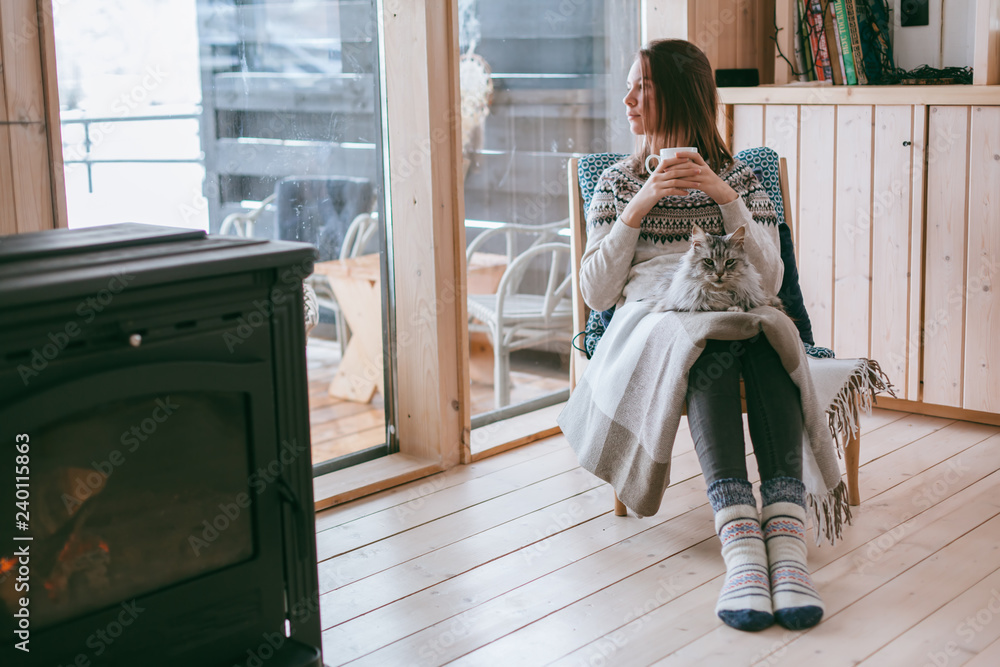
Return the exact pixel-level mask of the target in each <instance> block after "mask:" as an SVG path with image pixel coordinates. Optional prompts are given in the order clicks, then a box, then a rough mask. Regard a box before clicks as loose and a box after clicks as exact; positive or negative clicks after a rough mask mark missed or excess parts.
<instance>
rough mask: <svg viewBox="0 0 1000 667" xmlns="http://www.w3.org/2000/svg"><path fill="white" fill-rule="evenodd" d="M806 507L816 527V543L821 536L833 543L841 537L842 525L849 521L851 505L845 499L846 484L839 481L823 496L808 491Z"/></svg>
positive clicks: (817, 543)
mask: <svg viewBox="0 0 1000 667" xmlns="http://www.w3.org/2000/svg"><path fill="white" fill-rule="evenodd" d="M806 503H807V505H808V509H809V510H812V515H813V526H815V528H816V531H815V532H816V545H817V546H819V544H820V543H821V542H822V538H824V537H825V538H826V539H827V541H828V542H829V543H830V544H831V545H834V544H836V543H837V540H838V539H840V538H841V537H843V533H844V525H845V524H850V523H851V505H850V503H849V502H848V499H847V485H846V484H845V483H844V482H843V481H841V482H840V484H838V485H837V486H836V487H834V488H833V490H831V491H830V492H829V493H827V494H826V495H825V496H822V495H817V494H813V493H809V494H807V495H806Z"/></svg>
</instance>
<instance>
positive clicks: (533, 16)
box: [459, 0, 639, 427]
mask: <svg viewBox="0 0 1000 667" xmlns="http://www.w3.org/2000/svg"><path fill="white" fill-rule="evenodd" d="M459 8H460V34H459V43H460V47H461V50H462V52H463V54H464V55H463V56H462V61H461V64H460V72H461V79H462V81H461V87H462V102H463V104H462V112H463V117H462V130H463V144H464V153H465V170H466V171H465V216H466V236H467V240H468V243H469V247H470V249H471V250H472V251H473V252H472V255H471V256H470V257H469V292H470V297H469V314H470V374H471V378H472V402H473V411H472V412H473V415H474V419H473V426H474V427H475V426H476V425H477V423H483V422H484V420H489V419H491V418H492V417H499V416H509V415H510V413H511V412H516V410H510V409H507V408H509V406H512V405H515V406H516V405H524V406H525V409H534V408H537V407H541V405H544V404H545V403H549V404H551V403H554V402H558V401H559V400H564V399H565V396H566V393H567V391H568V384H569V367H568V359H569V356H568V353H569V350H570V341H571V339H572V337H573V334H574V331H573V325H572V323H571V321H570V318H571V312H572V308H571V293H570V289H569V287H568V283H564V282H563V281H564V279H565V278H566V276H567V271H568V269H569V252H568V249H566V250H559V249H552V250H538V249H535V250H530V248H531V246H532V245H533V244H535V245H538V244H539V243H545V244H551V243H556V244H565V245H566V247H567V248H568V243H569V237H568V224H569V223H568V215H569V203H568V195H567V174H566V162H567V160H568V158H570V157H571V156H573V155H578V154H585V153H598V152H605V151H617V152H628V151H631V149H632V140H631V136H630V135H629V134H628V127H627V125H626V124H625V122H624V120H623V118H622V116H623V113H624V111H623V105H622V101H621V100H622V97H623V96H624V89H625V80H626V78H627V74H628V68H629V66H630V65H631V64H632V58H633V56H634V54H635V51H636V49H637V47H638V41H639V2H638V0H574V1H573V2H566V1H565V0H532V1H528V0H518V1H516V2H489V1H487V0H460V1H459ZM512 225H515V226H512ZM546 247H548V248H551V246H546ZM525 253H527V254H525ZM505 275H506V278H505V279H504V284H505V285H507V289H506V290H505V293H504V295H503V298H502V299H500V298H498V297H497V295H496V292H497V289H498V287H499V285H500V281H501V279H503V277H504V276H505ZM560 288H562V290H561V291H560ZM560 297H561V300H560ZM545 397H547V398H545ZM498 409H504V411H503V412H502V413H498V414H496V415H493V416H492V417H490V416H486V415H485V414H484V413H488V412H491V411H496V410H498Z"/></svg>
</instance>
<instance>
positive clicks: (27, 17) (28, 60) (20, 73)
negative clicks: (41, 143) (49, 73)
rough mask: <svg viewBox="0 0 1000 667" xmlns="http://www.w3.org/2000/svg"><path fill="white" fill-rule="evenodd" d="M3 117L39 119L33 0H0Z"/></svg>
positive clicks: (41, 113)
mask: <svg viewBox="0 0 1000 667" xmlns="http://www.w3.org/2000/svg"><path fill="white" fill-rule="evenodd" d="M0 24H2V26H3V32H2V35H3V47H2V48H3V61H4V71H3V77H4V87H5V89H6V90H5V92H6V98H7V99H6V103H7V120H8V121H9V122H12V123H29V122H39V123H40V122H43V121H44V120H45V112H44V107H45V102H44V98H43V95H42V64H41V57H40V54H41V46H40V44H41V43H40V41H39V37H38V7H37V5H36V3H35V0H5V1H4V2H0Z"/></svg>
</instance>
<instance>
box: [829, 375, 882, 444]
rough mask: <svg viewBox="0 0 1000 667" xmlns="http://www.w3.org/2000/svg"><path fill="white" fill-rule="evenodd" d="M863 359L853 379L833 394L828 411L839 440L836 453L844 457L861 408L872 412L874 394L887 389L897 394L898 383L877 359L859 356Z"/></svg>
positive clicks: (857, 422)
mask: <svg viewBox="0 0 1000 667" xmlns="http://www.w3.org/2000/svg"><path fill="white" fill-rule="evenodd" d="M860 361H861V362H862V363H860V364H858V367H857V368H855V369H854V372H853V373H851V377H850V379H848V381H847V383H846V384H844V386H843V387H841V389H840V391H839V392H837V395H836V396H835V397H834V398H833V402H832V403H831V404H830V407H829V408H828V409H827V411H826V414H827V417H828V419H829V424H830V434H831V435H832V436H833V440H834V442H835V443H837V456H839V457H841V458H842V457H843V453H844V447H845V446H846V445H847V440H848V439H849V438H850V437H851V436H852V435H856V434H857V432H858V430H859V428H860V418H861V411H864V413H865V414H871V411H872V406H873V405H874V404H875V395H876V394H880V393H888V394H889V395H890V396H892V397H893V398H895V397H896V392H895V387H893V386H892V382H890V380H889V377H888V376H887V375H886V374H885V372H884V371H883V370H882V367H881V366H879V365H878V362H877V361H875V360H874V359H864V358H862V359H860Z"/></svg>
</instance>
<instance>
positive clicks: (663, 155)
mask: <svg viewBox="0 0 1000 667" xmlns="http://www.w3.org/2000/svg"><path fill="white" fill-rule="evenodd" d="M697 152H698V148H697V147H694V146H686V147H684V148H661V149H660V154H659V155H656V154H653V155H649V156H647V157H646V171H648V172H649V173H653V172H654V171H655V170H656V167H650V166H649V161H650V160H656V161H657V163H659V162H660V161H662V160H669V159H670V158H673V157H677V154H678V153H697ZM657 166H659V164H657Z"/></svg>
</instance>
